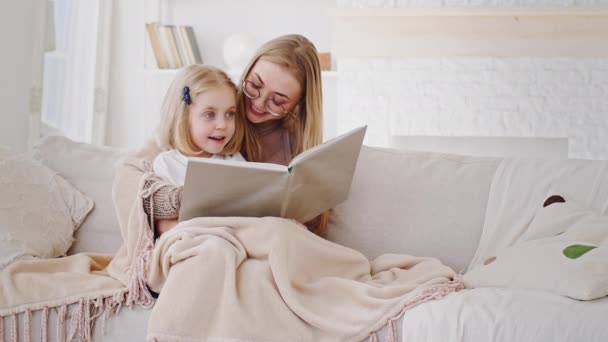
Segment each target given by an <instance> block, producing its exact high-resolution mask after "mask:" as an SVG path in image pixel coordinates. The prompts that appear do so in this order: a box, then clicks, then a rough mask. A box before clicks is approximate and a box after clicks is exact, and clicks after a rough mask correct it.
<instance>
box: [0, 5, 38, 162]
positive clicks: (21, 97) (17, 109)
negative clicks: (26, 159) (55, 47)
mask: <svg viewBox="0 0 608 342" xmlns="http://www.w3.org/2000/svg"><path fill="white" fill-rule="evenodd" d="M32 5H33V4H32V0H19V1H3V2H2V3H1V4H0V43H1V44H2V53H0V75H1V77H0V104H1V105H0V122H1V123H0V145H7V146H10V147H11V148H13V149H16V150H19V151H24V150H26V149H27V134H28V115H29V92H30V83H31V80H32V75H31V60H32V57H31V54H32V13H33V8H32Z"/></svg>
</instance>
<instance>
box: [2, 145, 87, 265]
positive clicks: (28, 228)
mask: <svg viewBox="0 0 608 342" xmlns="http://www.w3.org/2000/svg"><path fill="white" fill-rule="evenodd" d="M92 208H93V201H92V200H91V199H90V198H88V197H86V196H85V195H83V194H82V193H81V192H79V191H78V190H77V189H76V188H74V187H73V186H72V185H70V184H69V183H68V182H67V181H66V180H65V179H63V178H62V177H60V176H59V175H57V173H56V172H54V171H52V170H51V169H49V168H48V167H46V166H44V165H42V164H40V163H39V162H36V161H34V160H32V159H31V158H29V157H27V156H25V155H22V154H15V153H11V152H8V151H7V150H5V149H4V150H2V151H0V269H2V268H4V267H6V266H7V265H8V264H10V263H11V262H13V261H15V260H19V259H25V258H56V257H59V256H62V255H65V253H66V252H67V250H68V249H69V248H70V246H71V245H72V241H73V233H74V231H75V230H76V229H78V227H79V226H80V224H81V223H82V222H83V221H84V219H85V218H86V216H87V214H88V213H89V212H90V211H91V209H92Z"/></svg>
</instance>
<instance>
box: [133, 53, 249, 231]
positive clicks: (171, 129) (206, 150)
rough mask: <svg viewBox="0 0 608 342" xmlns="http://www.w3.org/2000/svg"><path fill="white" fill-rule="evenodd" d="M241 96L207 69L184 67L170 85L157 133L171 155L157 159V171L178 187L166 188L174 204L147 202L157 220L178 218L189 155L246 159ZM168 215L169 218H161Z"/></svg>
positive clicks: (223, 77) (223, 75) (220, 75)
mask: <svg viewBox="0 0 608 342" xmlns="http://www.w3.org/2000/svg"><path fill="white" fill-rule="evenodd" d="M236 93H237V89H236V86H235V85H234V83H233V82H232V81H231V80H230V78H229V77H228V75H226V73H224V72H223V71H221V70H219V69H217V68H214V67H211V66H206V65H191V66H188V67H186V68H184V69H183V70H181V71H180V74H179V75H178V76H177V77H176V78H175V80H173V82H172V83H171V86H170V87H169V90H168V91H167V94H166V95H165V98H164V101H163V105H162V108H161V121H160V125H159V128H158V132H157V140H158V141H157V143H158V145H159V146H160V147H161V148H162V149H166V151H165V152H161V153H160V154H159V155H158V156H157V157H156V158H155V159H154V163H153V169H154V173H155V174H156V175H157V176H158V177H160V178H161V179H162V180H164V181H166V182H169V183H171V184H173V185H175V187H167V190H168V191H170V193H169V194H167V196H168V197H169V198H170V199H171V200H170V201H169V202H168V203H167V202H164V203H163V202H159V203H154V205H155V207H154V210H155V211H152V210H150V209H151V208H150V201H144V206H147V207H146V209H147V210H146V212H148V213H151V212H155V215H154V216H155V217H154V219H159V215H161V216H160V217H162V218H171V219H175V218H177V216H176V215H175V214H176V213H177V212H179V210H178V209H179V205H180V201H181V191H182V186H183V185H184V180H185V177H186V166H187V164H188V157H203V158H219V159H232V160H243V161H244V160H245V159H244V158H243V157H242V156H241V154H240V153H239V150H240V148H241V142H242V140H243V135H244V126H245V122H244V118H243V116H242V115H238V113H237V110H236ZM161 190H162V189H161ZM167 206H169V207H170V208H168V209H170V210H168V211H167V208H164V207H167ZM167 212H170V213H172V214H171V215H170V217H167V216H162V215H163V213H167Z"/></svg>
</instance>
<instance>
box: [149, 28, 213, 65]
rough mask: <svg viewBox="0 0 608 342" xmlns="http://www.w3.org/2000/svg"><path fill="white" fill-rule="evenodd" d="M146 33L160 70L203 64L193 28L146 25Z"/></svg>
mask: <svg viewBox="0 0 608 342" xmlns="http://www.w3.org/2000/svg"><path fill="white" fill-rule="evenodd" d="M146 31H147V33H148V38H149V41H150V45H151V47H152V51H153V53H154V58H155V60H156V64H157V66H158V68H160V69H176V68H181V67H182V66H185V65H190V64H202V63H203V60H202V58H201V55H200V50H199V48H198V44H197V43H196V37H195V35H194V30H193V29H192V27H191V26H175V25H160V24H159V23H146Z"/></svg>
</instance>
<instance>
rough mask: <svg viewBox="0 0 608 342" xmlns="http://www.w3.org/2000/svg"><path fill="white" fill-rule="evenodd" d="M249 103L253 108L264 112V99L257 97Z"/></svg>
mask: <svg viewBox="0 0 608 342" xmlns="http://www.w3.org/2000/svg"><path fill="white" fill-rule="evenodd" d="M251 103H252V104H253V106H254V107H255V108H256V109H258V110H261V111H266V99H265V98H262V97H261V96H260V97H257V98H255V99H251Z"/></svg>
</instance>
